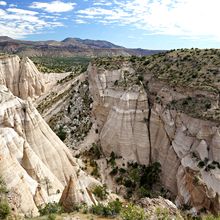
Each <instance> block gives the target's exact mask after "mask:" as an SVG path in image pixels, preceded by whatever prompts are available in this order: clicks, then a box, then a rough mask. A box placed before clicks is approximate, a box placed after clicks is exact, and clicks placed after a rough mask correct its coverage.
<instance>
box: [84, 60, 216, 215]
mask: <svg viewBox="0 0 220 220" xmlns="http://www.w3.org/2000/svg"><path fill="white" fill-rule="evenodd" d="M112 65H113V67H112V68H105V67H103V66H100V65H97V64H96V63H95V62H94V63H93V64H91V65H90V66H89V68H88V74H89V82H90V92H91V95H92V96H93V112H92V113H93V118H94V123H96V126H97V130H98V131H99V138H100V142H101V147H102V150H103V152H104V154H105V155H106V156H110V154H111V152H112V151H114V152H115V153H116V155H118V156H122V157H123V158H124V159H126V160H127V161H137V162H138V163H140V164H146V165H148V164H149V163H151V162H160V164H161V168H162V176H161V180H162V183H163V184H164V186H165V187H166V188H167V189H169V190H170V191H171V192H172V194H173V195H174V196H175V198H176V204H177V205H178V206H183V205H185V204H187V205H189V206H191V207H192V208H194V209H195V210H197V211H198V210H200V209H202V208H206V209H207V210H210V211H212V212H216V211H217V210H219V208H220V207H219V193H220V188H219V185H220V178H219V174H220V157H219V153H220V152H219V150H220V130H219V124H218V123H217V122H212V121H209V120H204V119H202V118H194V117H191V116H189V115H187V114H186V113H183V112H181V111H178V110H176V109H172V108H168V107H167V106H168V103H172V101H177V100H179V99H181V98H183V97H187V94H185V95H184V93H182V92H178V91H177V90H176V89H173V87H169V85H166V84H164V83H162V82H159V80H158V81H157V80H156V81H155V79H153V77H152V76H151V75H150V74H149V73H146V74H145V79H144V80H138V77H137V73H136V72H135V69H134V68H133V67H132V64H131V63H130V62H124V63H123V65H122V66H121V67H120V68H116V67H114V64H112ZM132 77H133V78H132ZM144 81H146V82H147V83H146V84H145V85H144Z"/></svg>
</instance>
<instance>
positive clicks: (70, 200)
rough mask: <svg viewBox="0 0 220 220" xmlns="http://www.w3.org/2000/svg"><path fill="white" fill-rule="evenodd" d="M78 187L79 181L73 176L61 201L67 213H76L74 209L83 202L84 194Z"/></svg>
mask: <svg viewBox="0 0 220 220" xmlns="http://www.w3.org/2000/svg"><path fill="white" fill-rule="evenodd" d="M77 185H78V184H77V180H76V178H75V177H74V176H73V175H72V176H71V177H70V180H69V182H68V184H67V186H66V187H65V189H64V191H63V194H62V196H61V199H60V204H61V205H62V206H63V208H64V210H65V211H66V212H71V211H74V207H76V205H78V204H80V203H82V202H83V195H82V192H81V190H80V189H79V187H77Z"/></svg>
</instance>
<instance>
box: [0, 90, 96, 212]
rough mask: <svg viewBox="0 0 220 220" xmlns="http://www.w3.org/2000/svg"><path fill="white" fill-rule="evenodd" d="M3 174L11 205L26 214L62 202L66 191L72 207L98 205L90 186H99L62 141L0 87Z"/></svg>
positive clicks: (0, 164)
mask: <svg viewBox="0 0 220 220" xmlns="http://www.w3.org/2000/svg"><path fill="white" fill-rule="evenodd" d="M0 97H1V99H0V106H1V111H0V120H1V123H0V124H1V128H0V142H1V151H0V155H1V160H0V173H1V176H2V178H3V179H4V181H5V183H6V185H7V188H8V190H9V194H8V198H9V201H10V204H11V206H12V207H13V209H14V210H15V211H17V212H18V213H24V214H25V215H27V216H35V215H37V214H38V209H37V207H38V206H39V205H41V204H44V203H47V202H52V201H56V202H58V201H59V200H60V198H61V195H62V192H63V190H64V188H65V186H66V187H68V188H69V191H68V192H70V193H72V194H73V192H74V197H72V196H71V195H72V194H71V195H68V193H67V192H66V191H64V194H63V197H68V196H69V197H70V198H71V199H72V200H71V201H74V203H81V202H86V203H87V204H88V205H91V204H93V203H94V201H96V199H95V197H94V198H93V196H92V194H91V193H89V191H90V187H92V186H94V184H95V185H96V184H99V183H98V182H97V181H96V180H95V179H93V178H91V177H89V176H88V175H87V174H85V173H84V172H83V171H82V170H80V167H79V165H78V164H77V161H76V159H74V158H73V157H72V155H71V153H70V151H69V150H68V148H67V147H66V146H65V145H64V144H63V142H62V141H61V140H60V139H59V138H58V137H57V136H56V135H55V134H54V133H53V132H52V130H51V129H50V128H49V126H48V125H47V124H46V123H45V121H44V120H43V119H42V118H41V116H40V114H39V113H38V112H37V110H36V109H35V108H34V106H33V104H32V103H31V102H27V101H23V100H21V99H19V98H17V97H15V96H14V95H12V94H11V93H10V92H9V91H8V89H7V88H6V87H4V86H0Z"/></svg>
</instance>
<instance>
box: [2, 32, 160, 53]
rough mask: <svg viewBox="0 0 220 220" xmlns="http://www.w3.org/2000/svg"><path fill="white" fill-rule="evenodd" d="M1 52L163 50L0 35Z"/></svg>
mask: <svg viewBox="0 0 220 220" xmlns="http://www.w3.org/2000/svg"><path fill="white" fill-rule="evenodd" d="M0 52H3V53H13V54H18V55H21V56H22V55H24V56H30V57H32V56H55V57H56V56H63V57H72V56H88V57H95V56H119V55H124V56H129V55H136V56H143V55H152V54H156V53H159V52H161V50H145V49H128V48H125V47H121V46H118V45H115V44H113V43H111V42H108V41H102V40H89V39H80V38H66V39H64V40H63V41H55V40H48V41H26V40H16V39H12V38H10V37H7V36H0Z"/></svg>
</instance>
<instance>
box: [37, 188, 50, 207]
mask: <svg viewBox="0 0 220 220" xmlns="http://www.w3.org/2000/svg"><path fill="white" fill-rule="evenodd" d="M34 202H35V204H36V206H37V207H38V206H41V205H43V204H45V203H47V202H48V197H47V194H46V192H45V191H44V190H43V189H42V188H41V186H40V185H38V187H37V188H36V191H35V195H34Z"/></svg>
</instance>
